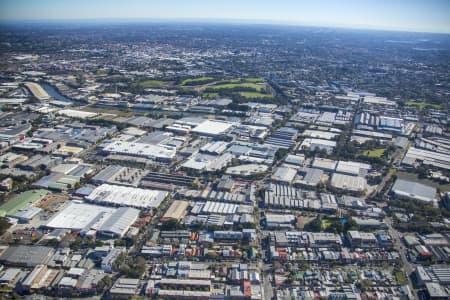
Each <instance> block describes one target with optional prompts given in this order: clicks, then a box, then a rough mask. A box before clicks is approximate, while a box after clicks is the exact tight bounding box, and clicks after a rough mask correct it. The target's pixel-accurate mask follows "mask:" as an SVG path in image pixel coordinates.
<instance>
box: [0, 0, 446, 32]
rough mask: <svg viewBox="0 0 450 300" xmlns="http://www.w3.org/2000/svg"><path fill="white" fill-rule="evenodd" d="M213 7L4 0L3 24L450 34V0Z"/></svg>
mask: <svg viewBox="0 0 450 300" xmlns="http://www.w3.org/2000/svg"><path fill="white" fill-rule="evenodd" d="M161 2H162V3H161ZM211 2H212V1H206V0H192V1H182V0H166V1H153V0H148V1H144V0H130V1H126V2H125V1H117V0H110V1H106V0H90V1H87V0H79V1H73V0H63V1H53V0H41V1H32V0H4V1H1V3H0V21H2V22H30V21H32V22H64V21H87V22H89V21H93V22H107V21H121V22H142V21H145V22H178V21H183V22H186V21H187V22H208V23H245V24H267V25H272V24H273V25H300V26H318V27H336V28H354V29H371V30H389V31H408V32H430V33H447V34H448V33H450V18H448V15H449V14H450V1H445V0H431V1H419V0H411V1H407V0H393V1H387V0H378V1H375V0H367V1H356V0H345V1H333V0H318V1H314V2H312V1H293V0H280V1H268V0H259V1H256V0H246V1H245V2H244V1H238V0H229V1H226V3H222V2H214V3H211Z"/></svg>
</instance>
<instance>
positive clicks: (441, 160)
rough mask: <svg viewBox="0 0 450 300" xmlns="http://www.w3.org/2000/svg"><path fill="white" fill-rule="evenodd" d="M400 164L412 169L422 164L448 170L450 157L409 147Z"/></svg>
mask: <svg viewBox="0 0 450 300" xmlns="http://www.w3.org/2000/svg"><path fill="white" fill-rule="evenodd" d="M402 164H404V165H407V166H412V167H417V166H419V165H420V164H424V165H429V166H434V167H437V168H440V169H445V170H450V155H448V154H444V153H438V152H435V151H428V150H423V149H418V148H415V147H411V148H409V150H408V152H407V153H406V155H405V157H404V158H403V161H402Z"/></svg>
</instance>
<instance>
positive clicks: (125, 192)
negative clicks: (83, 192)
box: [86, 184, 168, 208]
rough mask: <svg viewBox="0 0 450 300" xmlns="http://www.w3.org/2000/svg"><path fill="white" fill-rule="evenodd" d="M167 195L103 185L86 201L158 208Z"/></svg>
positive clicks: (166, 193) (162, 192)
mask: <svg viewBox="0 0 450 300" xmlns="http://www.w3.org/2000/svg"><path fill="white" fill-rule="evenodd" d="M167 195H168V192H166V191H159V190H147V189H139V188H133V187H125V186H118V185H109V184H102V185H101V186H99V187H97V188H96V189H95V190H94V191H92V193H91V194H90V195H89V196H87V197H86V200H88V201H92V202H97V203H105V204H111V205H117V206H131V207H137V208H156V207H158V206H159V205H160V204H161V202H162V201H163V200H164V199H165V198H166V196H167Z"/></svg>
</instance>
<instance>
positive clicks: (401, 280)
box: [395, 271, 408, 285]
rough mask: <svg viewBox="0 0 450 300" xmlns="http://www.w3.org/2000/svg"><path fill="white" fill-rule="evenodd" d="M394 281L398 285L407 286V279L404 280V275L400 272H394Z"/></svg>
mask: <svg viewBox="0 0 450 300" xmlns="http://www.w3.org/2000/svg"><path fill="white" fill-rule="evenodd" d="M395 279H396V280H397V282H398V284H400V285H405V284H408V279H407V278H406V276H405V273H403V272H402V271H397V272H395Z"/></svg>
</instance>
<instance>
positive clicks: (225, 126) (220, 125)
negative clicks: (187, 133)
mask: <svg viewBox="0 0 450 300" xmlns="http://www.w3.org/2000/svg"><path fill="white" fill-rule="evenodd" d="M231 127H233V123H229V122H225V121H219V120H205V121H204V122H202V123H200V124H198V125H197V126H196V127H194V129H192V132H193V133H197V134H199V135H206V136H213V137H215V136H219V135H222V134H225V133H226V132H227V131H228V130H230V128H231Z"/></svg>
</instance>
